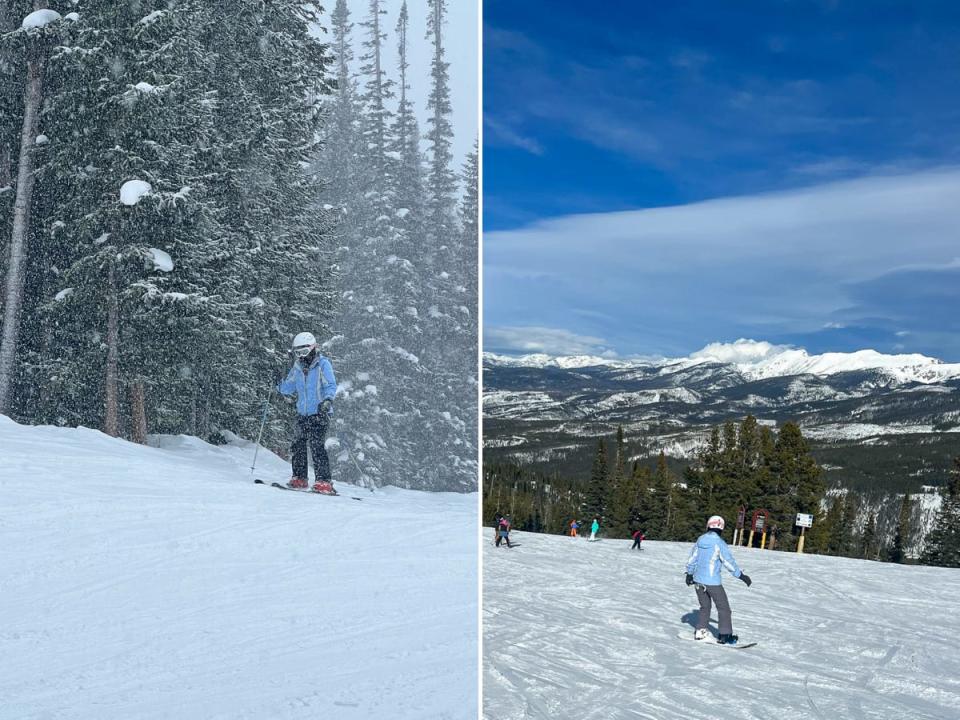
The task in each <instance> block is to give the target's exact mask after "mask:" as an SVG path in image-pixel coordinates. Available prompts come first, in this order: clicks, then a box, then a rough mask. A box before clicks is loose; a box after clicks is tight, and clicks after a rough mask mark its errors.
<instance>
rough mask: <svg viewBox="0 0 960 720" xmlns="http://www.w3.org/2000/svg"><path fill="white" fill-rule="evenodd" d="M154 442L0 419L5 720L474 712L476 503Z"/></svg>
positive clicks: (185, 442)
mask: <svg viewBox="0 0 960 720" xmlns="http://www.w3.org/2000/svg"><path fill="white" fill-rule="evenodd" d="M158 442H159V444H160V445H161V447H160V448H151V447H142V446H137V445H133V444H130V443H126V442H123V441H120V440H115V439H112V438H108V437H106V436H104V435H102V434H101V433H99V432H96V431H93V430H86V429H77V430H67V429H58V428H50V427H40V428H36V427H24V426H19V425H16V424H14V423H13V422H12V421H10V420H9V419H7V418H6V417H3V416H0V558H2V560H0V568H2V575H0V658H2V672H0V717H2V718H17V719H18V720H27V719H30V718H38V719H39V718H43V719H44V720H53V719H56V718H64V719H66V718H69V719H70V720H83V719H87V718H89V719H91V720H109V719H112V718H117V719H120V718H122V719H124V720H129V719H130V718H137V719H138V720H151V719H155V718H171V719H172V718H177V719H184V718H204V719H205V720H207V719H214V718H224V719H225V718H230V719H231V720H234V719H239V718H251V719H253V718H256V719H258V720H259V719H262V718H271V719H273V718H336V719H338V720H340V719H342V720H351V719H352V718H365V719H367V718H393V719H396V718H418V719H422V718H458V719H459V718H475V717H476V706H477V688H476V685H477V561H476V544H475V537H476V536H475V532H474V531H473V529H472V528H474V527H475V524H474V523H475V518H476V506H477V503H476V495H456V494H432V493H419V492H412V491H407V490H399V489H394V488H387V489H383V490H380V491H377V492H376V493H375V494H369V493H368V492H367V491H365V490H356V489H353V488H350V487H348V486H343V485H341V486H340V490H341V492H344V491H350V490H353V493H352V494H356V495H358V496H361V495H362V497H363V498H364V499H363V501H362V502H356V501H354V500H351V499H350V498H348V497H336V498H327V497H320V496H312V495H302V494H296V493H290V492H283V491H280V490H276V489H274V488H270V487H262V486H256V485H254V484H253V483H252V482H250V480H249V465H250V459H251V452H250V450H251V448H249V447H245V448H239V447H225V448H215V447H212V446H209V445H206V444H205V443H202V442H200V441H199V440H196V439H194V438H188V437H185V436H180V437H175V438H171V437H166V438H159V439H158ZM258 467H262V468H263V470H262V471H260V472H265V473H267V476H268V477H269V476H271V475H272V476H276V477H277V478H284V479H286V478H287V477H288V476H289V466H287V464H286V463H284V462H282V461H281V460H280V459H279V458H276V457H275V456H272V455H267V456H266V457H264V455H263V453H261V455H260V460H259V461H258Z"/></svg>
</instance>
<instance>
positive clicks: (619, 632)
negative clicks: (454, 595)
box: [483, 529, 960, 720]
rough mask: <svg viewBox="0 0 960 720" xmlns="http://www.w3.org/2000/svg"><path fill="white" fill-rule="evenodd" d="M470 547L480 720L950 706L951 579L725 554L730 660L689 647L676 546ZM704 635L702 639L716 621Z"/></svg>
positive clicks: (886, 714)
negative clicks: (479, 592) (731, 568)
mask: <svg viewBox="0 0 960 720" xmlns="http://www.w3.org/2000/svg"><path fill="white" fill-rule="evenodd" d="M491 535H492V530H490V529H486V530H485V532H484V543H483V547H484V560H483V573H484V598H483V602H484V607H483V622H484V626H483V633H484V717H485V718H489V720H520V719H521V718H523V719H525V720H528V719H529V720H532V719H535V718H577V720H619V719H620V718H623V719H627V718H631V719H632V718H642V719H646V720H689V718H717V719H719V720H727V719H729V720H733V719H736V720H744V719H747V718H751V719H752V718H755V719H757V720H761V719H763V720H767V719H768V718H773V717H776V718H798V719H802V720H807V719H810V720H825V719H827V718H829V719H831V720H832V719H834V718H844V719H845V720H889V719H890V718H900V719H904V720H906V719H909V720H933V719H937V720H948V719H955V718H957V717H958V710H957V708H958V707H960V653H958V652H957V649H956V644H957V643H956V639H957V637H958V636H960V616H958V615H957V601H956V598H957V597H958V594H960V571H957V570H946V569H940V568H928V567H909V566H894V565H887V564H880V563H872V562H866V561H859V560H848V559H843V558H828V557H817V556H812V555H803V556H798V555H796V554H793V553H780V552H769V551H761V550H747V549H740V550H735V551H734V553H735V557H736V558H737V560H738V561H739V562H740V565H741V566H742V567H743V568H744V570H745V571H746V572H748V573H749V574H750V575H751V577H752V578H753V581H754V583H753V586H752V587H751V588H747V587H746V586H745V585H743V584H742V583H741V582H739V581H738V580H733V579H729V578H725V580H724V585H725V586H726V588H727V592H728V595H729V597H730V602H731V605H732V608H733V626H734V632H736V633H738V634H739V635H740V637H741V639H742V640H757V641H759V643H760V645H759V646H757V647H755V648H751V649H748V650H730V649H727V648H722V647H718V646H716V644H715V643H714V644H702V643H696V642H694V641H692V640H690V639H680V638H679V637H678V634H683V635H692V633H693V625H691V624H690V623H692V622H695V619H694V616H693V615H692V613H693V612H694V611H695V610H696V608H697V601H696V597H695V594H694V592H693V590H692V589H691V588H688V587H686V586H685V585H684V582H683V566H684V562H685V559H686V555H687V552H688V550H689V546H688V545H687V544H680V543H664V542H659V543H658V542H649V541H648V542H645V543H644V550H643V551H642V552H637V551H631V550H630V549H629V547H630V542H629V541H621V540H601V541H600V542H596V543H590V542H588V541H586V540H584V539H576V540H575V539H571V538H566V537H557V536H548V535H536V534H529V533H513V534H512V535H511V537H512V539H513V540H515V541H517V542H519V543H520V546H519V547H516V548H514V549H512V550H507V549H504V548H501V549H495V548H494V547H493V546H492V542H491ZM711 625H712V627H713V628H714V631H715V628H716V610H714V613H713V622H712V623H711Z"/></svg>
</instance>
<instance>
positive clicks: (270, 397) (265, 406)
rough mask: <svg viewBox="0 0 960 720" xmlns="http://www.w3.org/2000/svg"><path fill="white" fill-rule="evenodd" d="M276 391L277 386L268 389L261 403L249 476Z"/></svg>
mask: <svg viewBox="0 0 960 720" xmlns="http://www.w3.org/2000/svg"><path fill="white" fill-rule="evenodd" d="M276 391H277V386H276V385H274V386H273V387H272V388H271V389H270V394H269V395H267V399H266V401H264V403H263V417H262V418H261V419H260V432H258V433H257V445H256V447H255V448H254V450H253V464H252V465H251V466H250V475H251V476H253V473H254V469H255V468H256V467H257V455H258V454H259V453H260V440H261V439H262V438H263V428H264V427H265V426H266V424H267V413H269V412H270V401H271V400H273V394H274V393H275V392H276Z"/></svg>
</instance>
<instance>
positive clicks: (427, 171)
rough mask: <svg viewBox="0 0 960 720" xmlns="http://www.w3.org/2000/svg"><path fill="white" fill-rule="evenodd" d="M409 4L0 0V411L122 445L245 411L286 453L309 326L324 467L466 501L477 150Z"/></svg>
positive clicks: (252, 426) (213, 429)
mask: <svg viewBox="0 0 960 720" xmlns="http://www.w3.org/2000/svg"><path fill="white" fill-rule="evenodd" d="M423 2H424V3H425V4H426V5H427V6H428V8H429V13H428V17H429V19H428V22H427V27H426V28H417V29H416V30H414V29H413V28H412V27H411V23H410V20H409V16H408V11H407V5H406V4H403V6H402V7H401V8H400V10H399V12H395V13H394V14H393V15H388V14H387V12H386V10H385V9H384V7H383V3H382V2H380V0H370V1H369V2H368V3H366V4H365V6H364V10H365V11H364V12H362V13H361V12H356V13H352V12H351V8H350V7H348V4H347V2H346V1H345V0H337V1H336V2H335V3H331V4H330V7H326V6H324V7H320V6H319V5H318V4H316V3H313V2H299V1H298V2H290V1H287V0H277V1H276V2H270V3H264V2H261V1H259V0H235V1H234V2H231V3H228V4H224V3H213V2H210V1H209V0H178V1H177V2H169V1H168V0H119V1H118V0H95V1H94V0H50V2H45V3H40V4H39V5H38V4H37V3H35V2H34V0H5V2H4V3H3V4H2V5H0V251H2V252H0V278H2V280H0V283H2V288H3V295H2V298H0V303H2V315H0V321H2V338H0V340H2V343H0V413H2V414H6V415H9V416H10V417H11V418H13V419H15V420H16V421H17V422H20V423H28V424H51V425H60V426H86V427H91V428H96V429H100V430H103V431H104V432H106V433H107V434H109V435H113V436H120V437H125V438H128V439H130V440H133V441H136V442H141V443H142V442H147V438H148V435H151V434H157V433H167V434H179V433H185V434H191V435H197V436H199V437H202V438H204V439H207V440H210V441H212V442H225V441H227V440H229V439H230V438H231V437H232V435H238V436H241V437H243V438H246V439H248V440H254V439H256V437H257V433H258V430H259V428H260V425H261V420H262V418H263V417H264V413H265V412H266V418H267V421H266V425H265V431H264V435H263V438H264V439H263V444H264V445H265V446H266V447H269V448H271V449H274V450H277V451H279V452H281V453H285V452H286V448H287V447H288V445H289V441H290V435H291V425H292V422H293V415H294V412H293V410H292V408H291V407H290V406H289V405H288V404H287V402H286V401H285V400H283V399H282V398H280V397H278V395H277V394H276V393H275V392H272V389H273V388H274V386H275V384H276V382H277V379H278V377H280V376H281V375H282V374H285V372H286V370H287V369H288V368H289V367H290V364H291V362H292V361H291V358H290V355H289V350H290V343H291V340H292V338H293V336H294V335H296V334H297V333H299V332H301V331H309V332H312V333H313V334H314V335H316V337H317V339H318V342H319V343H320V346H321V351H322V353H323V354H324V355H326V356H328V357H329V358H330V359H331V361H332V363H333V366H334V368H335V370H336V374H337V380H338V383H339V385H340V391H339V394H338V396H337V401H336V405H335V414H334V421H333V422H334V424H333V427H332V429H331V432H330V436H331V438H334V439H333V440H331V441H329V442H332V443H333V445H332V446H330V445H329V443H328V447H331V449H332V456H333V457H334V458H335V462H336V465H335V470H334V473H335V475H336V479H338V480H345V481H348V482H354V483H357V484H360V485H365V486H381V485H388V484H392V485H398V486H402V487H410V488H416V489H425V490H456V491H470V490H474V489H476V475H477V455H478V448H477V441H476V437H477V396H478V385H477V383H478V379H477V224H478V221H477V208H478V195H477V185H478V178H477V172H478V162H477V153H476V150H474V152H473V153H472V154H470V155H469V156H468V157H467V159H466V161H465V162H463V163H462V166H455V163H454V154H453V152H452V149H451V147H452V142H453V137H454V130H455V129H454V127H453V126H452V120H451V114H452V112H451V97H450V95H451V94H450V77H449V63H448V61H447V53H446V47H447V38H446V37H445V35H444V31H445V22H446V15H447V11H448V0H423ZM424 43H426V44H428V45H429V48H430V52H431V57H432V63H431V72H430V74H429V75H427V74H423V73H421V75H423V76H420V75H414V74H413V73H412V72H411V68H410V64H409V61H408V54H409V52H410V49H411V48H412V47H414V46H415V45H417V46H418V44H424ZM412 87H420V88H425V87H429V107H427V108H423V109H421V110H423V111H424V112H423V113H422V116H426V117H428V118H429V119H428V120H427V122H426V125H425V126H422V125H421V122H420V121H418V119H417V112H416V108H415V107H414V104H413V101H412V100H411V95H410V93H411V88H412Z"/></svg>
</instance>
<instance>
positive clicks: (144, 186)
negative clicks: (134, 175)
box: [120, 180, 153, 205]
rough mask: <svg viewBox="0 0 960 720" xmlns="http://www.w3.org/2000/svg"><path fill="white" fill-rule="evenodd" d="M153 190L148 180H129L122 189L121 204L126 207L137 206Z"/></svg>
mask: <svg viewBox="0 0 960 720" xmlns="http://www.w3.org/2000/svg"><path fill="white" fill-rule="evenodd" d="M152 190H153V188H152V187H151V186H150V183H148V182H147V181H146V180H127V182H125V183H124V184H123V185H122V186H121V188H120V202H122V203H123V204H124V205H136V204H137V203H138V202H140V199H141V198H142V197H144V196H145V195H149V194H150V192H151V191H152Z"/></svg>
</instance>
